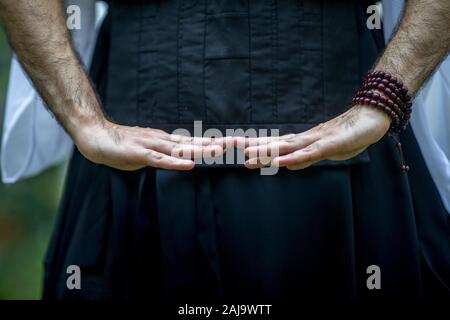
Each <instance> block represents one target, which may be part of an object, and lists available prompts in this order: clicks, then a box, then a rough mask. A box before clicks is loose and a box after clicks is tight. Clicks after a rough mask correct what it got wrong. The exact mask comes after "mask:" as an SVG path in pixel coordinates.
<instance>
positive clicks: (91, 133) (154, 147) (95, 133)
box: [72, 120, 228, 171]
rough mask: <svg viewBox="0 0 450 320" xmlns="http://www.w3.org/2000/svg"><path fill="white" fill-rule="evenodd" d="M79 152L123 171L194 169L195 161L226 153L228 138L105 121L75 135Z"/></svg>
mask: <svg viewBox="0 0 450 320" xmlns="http://www.w3.org/2000/svg"><path fill="white" fill-rule="evenodd" d="M72 136H73V138H74V141H75V144H76V145H77V147H78V150H79V151H80V152H81V153H82V154H83V155H84V156H85V157H86V158H87V159H89V160H90V161H92V162H94V163H98V164H103V165H107V166H110V167H112V168H116V169H120V170H127V171H131V170H138V169H140V168H143V167H147V166H150V167H155V168H161V169H170V170H191V169H192V168H194V166H195V162H194V161H193V159H195V158H201V157H205V158H206V157H211V156H212V157H217V156H220V155H222V154H223V153H224V151H225V148H226V146H227V145H228V143H226V142H225V141H228V140H227V139H226V138H214V139H211V138H197V137H194V138H192V137H185V136H181V135H174V134H168V133H167V132H164V131H162V130H158V129H151V128H142V127H128V126H123V125H118V124H114V123H112V122H109V121H106V120H105V121H104V122H103V123H102V124H95V125H89V126H85V127H83V128H82V129H81V130H79V131H78V132H77V133H76V134H73V135H72Z"/></svg>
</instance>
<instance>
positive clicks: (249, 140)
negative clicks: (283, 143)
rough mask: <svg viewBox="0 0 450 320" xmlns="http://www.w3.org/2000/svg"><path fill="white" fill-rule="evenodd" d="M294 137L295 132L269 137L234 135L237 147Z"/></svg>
mask: <svg viewBox="0 0 450 320" xmlns="http://www.w3.org/2000/svg"><path fill="white" fill-rule="evenodd" d="M293 137H295V134H286V135H283V136H270V137H256V138H254V137H235V139H236V147H237V148H247V147H251V146H259V145H264V144H268V143H271V142H275V141H280V140H286V139H290V138H293Z"/></svg>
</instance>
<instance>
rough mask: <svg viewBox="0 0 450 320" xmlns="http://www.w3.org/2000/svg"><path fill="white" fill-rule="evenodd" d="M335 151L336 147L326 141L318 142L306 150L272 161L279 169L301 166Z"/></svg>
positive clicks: (321, 158)
mask: <svg viewBox="0 0 450 320" xmlns="http://www.w3.org/2000/svg"><path fill="white" fill-rule="evenodd" d="M336 149H337V147H336V145H335V144H333V143H331V142H330V141H327V140H324V139H322V140H318V141H316V142H314V143H313V144H311V145H309V146H307V147H306V148H303V149H300V150H297V151H295V152H293V153H289V154H286V155H282V156H279V157H276V158H275V159H274V160H273V161H274V163H275V165H277V166H280V167H287V166H301V165H304V164H307V163H308V162H311V163H315V162H318V161H320V160H323V159H325V158H326V157H327V156H328V155H330V154H333V153H334V151H335V150H336Z"/></svg>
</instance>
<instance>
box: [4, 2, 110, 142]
mask: <svg viewBox="0 0 450 320" xmlns="http://www.w3.org/2000/svg"><path fill="white" fill-rule="evenodd" d="M0 17H1V21H2V24H3V25H4V28H5V30H6V33H7V36H8V39H9V41H10V43H11V46H12V47H13V49H14V51H15V53H16V55H17V57H18V59H19V61H20V62H21V64H22V66H23V68H24V69H25V71H26V72H27V73H28V75H29V76H30V78H31V80H32V81H33V83H34V85H35V87H36V88H37V90H38V91H39V92H40V94H41V96H42V97H43V99H44V101H45V102H46V104H47V105H48V107H49V108H50V110H51V111H52V113H53V114H54V115H55V116H56V118H57V119H58V121H59V122H60V123H61V124H62V125H63V127H64V128H65V129H66V130H67V132H68V133H69V134H70V135H71V136H72V137H73V138H75V137H76V134H77V129H80V127H81V125H80V124H81V123H83V124H90V123H97V124H102V123H103V121H104V117H103V113H102V110H101V107H100V103H99V101H98V99H97V97H96V94H95V92H94V90H93V88H92V86H91V84H90V82H89V79H88V77H87V76H86V74H85V72H84V70H83V68H82V66H81V64H80V61H79V59H78V57H77V55H76V54H75V51H74V50H73V47H72V41H71V38H70V34H69V32H68V30H67V27H66V20H65V15H64V12H63V5H62V1H60V0H45V1H29V0H0Z"/></svg>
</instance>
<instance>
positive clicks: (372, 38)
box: [100, 0, 381, 161]
mask: <svg viewBox="0 0 450 320" xmlns="http://www.w3.org/2000/svg"><path fill="white" fill-rule="evenodd" d="M366 5H367V1H357V0H339V1H337V0H336V1H333V0H322V1H317V0H251V1H250V0H233V1H230V0H178V1H175V0H160V1H145V0H141V1H137V0H134V1H130V0H126V1H124V0H111V1H110V11H109V16H108V18H107V20H106V22H105V23H109V24H110V25H109V26H108V30H109V31H108V32H109V34H107V35H103V36H102V39H100V45H104V46H108V50H100V51H102V52H107V54H106V56H105V57H104V59H103V61H104V66H103V67H102V68H101V73H102V74H103V76H105V77H107V79H106V83H107V85H106V86H107V88H106V97H107V98H106V101H105V110H106V113H107V115H108V116H109V117H110V118H111V119H112V120H113V121H115V122H118V123H121V124H125V125H132V126H144V127H153V128H160V129H163V130H166V131H168V132H172V131H173V130H175V129H178V128H184V129H188V130H189V131H192V127H193V124H194V120H197V121H198V120H201V121H202V128H203V129H204V130H205V129H207V128H209V127H214V128H218V129H219V130H222V131H223V132H224V133H223V134H225V133H226V132H225V129H233V128H241V129H243V130H246V129H248V128H254V129H256V130H258V129H261V128H268V129H270V128H276V129H279V133H280V134H285V133H297V132H301V131H304V130H306V129H309V128H311V127H313V126H315V125H317V124H319V123H321V122H324V121H327V120H329V119H331V118H333V117H334V116H336V115H337V114H339V113H342V112H343V111H345V109H346V107H347V106H348V104H349V102H350V100H351V97H352V96H353V94H354V93H355V92H356V90H357V89H358V87H359V86H360V84H361V81H362V78H363V76H364V75H365V73H366V72H367V71H368V69H369V68H370V67H371V65H372V64H373V61H374V60H375V58H376V55H377V53H378V49H377V48H378V47H379V46H377V41H376V40H377V37H376V33H374V32H372V31H370V30H369V29H368V28H367V27H366V16H365V9H366ZM380 39H381V37H380ZM363 53H364V54H363ZM358 158H359V159H364V158H367V154H366V153H363V154H361V155H360V156H358ZM358 158H357V159H358ZM352 161H355V160H352Z"/></svg>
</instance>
